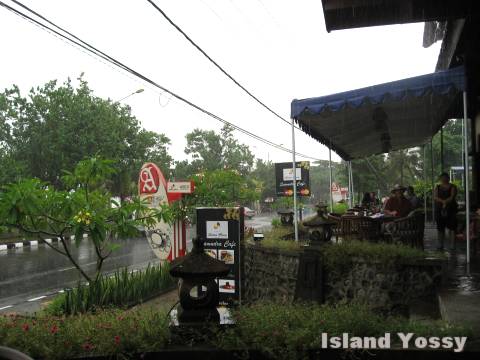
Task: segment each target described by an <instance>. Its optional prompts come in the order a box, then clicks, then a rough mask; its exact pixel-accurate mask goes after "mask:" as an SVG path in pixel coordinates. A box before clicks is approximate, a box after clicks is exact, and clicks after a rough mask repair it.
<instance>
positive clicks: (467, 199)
mask: <svg viewBox="0 0 480 360" xmlns="http://www.w3.org/2000/svg"><path fill="white" fill-rule="evenodd" d="M467 116H468V115H467V92H466V91H464V92H463V146H464V150H463V154H464V173H465V236H466V239H467V264H469V263H470V193H469V189H470V186H469V182H470V179H469V176H468V175H469V172H470V166H469V164H468V121H467Z"/></svg>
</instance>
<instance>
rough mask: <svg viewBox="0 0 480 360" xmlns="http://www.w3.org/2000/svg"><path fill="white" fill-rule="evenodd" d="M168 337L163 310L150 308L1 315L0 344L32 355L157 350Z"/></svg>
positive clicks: (56, 356) (59, 356)
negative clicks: (62, 314)
mask: <svg viewBox="0 0 480 360" xmlns="http://www.w3.org/2000/svg"><path fill="white" fill-rule="evenodd" d="M169 337H170V335H169V329H168V323H167V318H166V317H165V314H164V313H158V312H155V311H152V310H148V311H147V310H143V311H141V312H140V311H135V312H134V311H132V312H124V311H118V310H117V311H105V312H100V313H99V314H97V315H81V316H75V317H69V318H62V317H53V316H40V317H37V318H26V317H22V316H18V315H9V316H7V315H4V316H2V317H0V345H2V346H8V347H11V348H14V349H17V350H20V351H22V352H24V353H27V354H29V355H30V356H32V357H33V358H35V359H36V358H44V359H67V358H73V357H79V356H87V355H92V354H102V355H114V354H124V355H128V354H133V353H135V354H139V353H142V352H147V351H158V350H161V349H163V348H165V347H166V344H167V341H168V339H169Z"/></svg>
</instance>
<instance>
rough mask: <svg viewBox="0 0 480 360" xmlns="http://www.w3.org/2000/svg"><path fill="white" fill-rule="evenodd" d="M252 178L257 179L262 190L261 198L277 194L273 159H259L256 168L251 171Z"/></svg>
mask: <svg viewBox="0 0 480 360" xmlns="http://www.w3.org/2000/svg"><path fill="white" fill-rule="evenodd" d="M250 178H251V179H254V180H255V181H257V183H258V185H257V187H258V189H259V190H260V192H261V195H260V199H261V200H262V201H263V200H265V199H266V198H271V197H275V196H276V190H275V165H274V164H273V162H271V161H264V160H262V159H257V160H256V163H255V168H254V169H253V171H252V172H251V173H250Z"/></svg>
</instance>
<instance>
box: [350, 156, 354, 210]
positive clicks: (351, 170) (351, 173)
mask: <svg viewBox="0 0 480 360" xmlns="http://www.w3.org/2000/svg"><path fill="white" fill-rule="evenodd" d="M350 177H351V178H352V181H351V184H352V205H353V206H355V190H354V189H353V169H352V160H350Z"/></svg>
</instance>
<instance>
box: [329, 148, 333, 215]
mask: <svg viewBox="0 0 480 360" xmlns="http://www.w3.org/2000/svg"><path fill="white" fill-rule="evenodd" d="M328 169H329V170H330V212H333V193H332V177H333V176H332V149H331V148H330V147H329V148H328Z"/></svg>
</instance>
